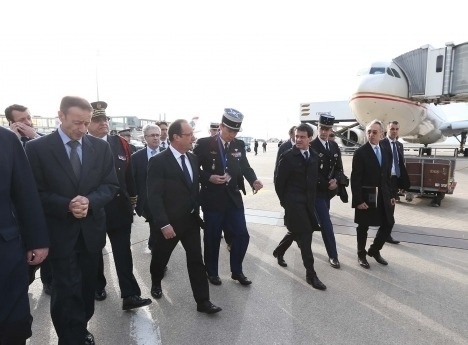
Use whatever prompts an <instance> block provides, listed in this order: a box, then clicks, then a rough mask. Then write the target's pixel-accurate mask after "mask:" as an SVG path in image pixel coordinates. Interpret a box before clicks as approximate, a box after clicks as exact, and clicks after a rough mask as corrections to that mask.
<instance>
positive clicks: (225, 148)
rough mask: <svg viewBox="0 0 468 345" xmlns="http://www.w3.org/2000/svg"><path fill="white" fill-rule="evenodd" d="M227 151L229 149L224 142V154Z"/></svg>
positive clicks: (227, 144)
mask: <svg viewBox="0 0 468 345" xmlns="http://www.w3.org/2000/svg"><path fill="white" fill-rule="evenodd" d="M228 149H229V143H228V142H227V141H226V142H225V143H224V152H225V153H226V152H227V151H228Z"/></svg>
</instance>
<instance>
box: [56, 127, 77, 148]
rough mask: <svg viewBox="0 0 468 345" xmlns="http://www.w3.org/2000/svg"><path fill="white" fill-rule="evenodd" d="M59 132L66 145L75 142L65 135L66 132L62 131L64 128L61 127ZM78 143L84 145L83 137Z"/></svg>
mask: <svg viewBox="0 0 468 345" xmlns="http://www.w3.org/2000/svg"><path fill="white" fill-rule="evenodd" d="M57 131H58V133H59V135H60V138H61V139H62V141H63V144H64V145H66V144H67V143H68V142H69V141H72V140H73V139H70V137H69V136H68V135H66V134H65V132H64V131H63V130H62V126H59V128H58V129H57ZM77 141H78V142H79V143H80V145H82V144H83V137H81V138H80V140H77Z"/></svg>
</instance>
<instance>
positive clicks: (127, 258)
mask: <svg viewBox="0 0 468 345" xmlns="http://www.w3.org/2000/svg"><path fill="white" fill-rule="evenodd" d="M131 229H132V225H131V224H130V225H125V226H122V227H120V228H114V229H108V230H107V236H109V240H110V242H111V246H112V255H113V256H114V262H115V270H116V271H117V277H118V279H119V287H120V297H121V298H125V297H128V296H133V295H137V296H140V295H141V290H140V287H139V286H138V282H137V281H136V279H135V276H134V275H133V258H132V250H131V242H130V235H131ZM106 284H107V281H106V277H105V276H104V260H103V258H102V255H101V256H100V258H99V266H98V275H97V285H96V287H97V290H102V289H104V287H105V286H106Z"/></svg>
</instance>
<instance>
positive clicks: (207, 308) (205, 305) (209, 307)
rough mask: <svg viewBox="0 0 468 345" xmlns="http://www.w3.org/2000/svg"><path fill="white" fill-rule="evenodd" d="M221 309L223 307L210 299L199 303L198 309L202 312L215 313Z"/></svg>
mask: <svg viewBox="0 0 468 345" xmlns="http://www.w3.org/2000/svg"><path fill="white" fill-rule="evenodd" d="M221 310H222V309H221V308H220V307H217V306H215V305H214V304H213V303H211V302H210V301H204V302H201V303H197V311H199V312H200V313H207V314H215V313H218V312H220V311H221Z"/></svg>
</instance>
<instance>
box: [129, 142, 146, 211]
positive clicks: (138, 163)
mask: <svg viewBox="0 0 468 345" xmlns="http://www.w3.org/2000/svg"><path fill="white" fill-rule="evenodd" d="M132 167H133V177H134V180H135V186H136V191H137V195H138V199H137V204H136V207H135V211H136V213H137V214H138V215H139V216H140V217H145V218H146V219H148V217H149V215H150V213H149V210H148V208H147V201H148V196H147V192H146V176H147V172H148V153H147V151H146V148H144V149H142V150H139V151H137V152H135V153H134V154H133V155H132Z"/></svg>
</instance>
